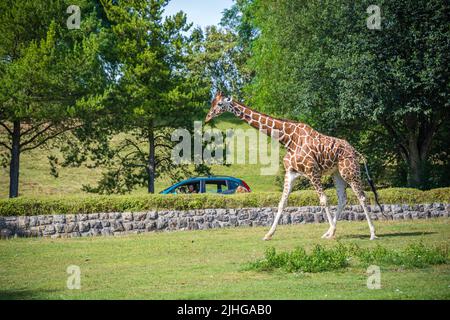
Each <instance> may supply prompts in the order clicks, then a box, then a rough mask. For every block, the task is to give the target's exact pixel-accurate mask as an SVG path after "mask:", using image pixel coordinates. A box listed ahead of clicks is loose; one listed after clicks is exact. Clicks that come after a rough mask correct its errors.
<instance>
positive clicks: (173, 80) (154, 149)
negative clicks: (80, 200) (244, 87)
mask: <svg viewBox="0 0 450 320" xmlns="http://www.w3.org/2000/svg"><path fill="white" fill-rule="evenodd" d="M167 3H168V1H167V0H145V1H143V0H124V1H119V2H117V3H116V2H115V1H106V0H105V1H102V4H103V6H104V9H105V12H106V15H107V17H108V20H109V22H110V23H111V26H112V32H113V35H114V41H115V46H116V54H117V56H116V58H117V61H118V63H119V69H120V75H119V76H118V79H117V83H116V84H115V86H114V92H113V94H112V95H113V97H114V98H113V103H114V104H116V105H117V106H119V108H118V109H117V110H116V111H115V112H116V113H115V121H114V123H110V125H111V127H112V133H113V135H114V134H117V133H120V132H123V134H122V135H121V137H122V138H123V139H119V140H120V141H119V142H118V143H116V144H114V141H110V142H111V143H109V145H108V146H107V148H105V149H104V152H105V153H99V154H98V155H97V161H99V162H102V163H103V164H105V165H106V166H107V167H108V171H107V172H105V173H104V175H103V178H102V179H101V180H100V181H99V184H98V186H97V187H91V186H87V187H86V190H87V191H92V192H100V193H112V192H117V193H123V192H128V191H131V190H132V189H133V188H134V187H135V186H136V185H145V186H146V187H147V190H148V192H149V193H154V192H155V179H156V178H157V177H158V176H159V175H162V174H163V173H165V174H168V175H171V176H172V177H178V176H179V175H180V174H181V173H180V171H183V170H184V169H186V167H185V166H176V165H175V164H174V163H172V159H171V152H170V151H171V149H172V147H173V145H174V142H172V141H171V135H170V133H171V132H172V130H174V129H177V128H178V127H183V128H189V129H192V128H193V120H194V119H196V117H198V116H199V115H201V114H203V113H204V111H205V104H206V103H207V102H208V101H209V95H210V85H209V82H206V79H205V78H204V77H202V76H201V75H199V74H197V73H196V72H195V69H194V68H192V58H191V55H190V52H191V50H192V48H190V46H189V38H188V35H187V32H188V31H189V29H190V27H191V25H190V24H188V23H187V20H186V15H185V14H184V13H182V12H179V13H177V14H176V15H174V16H171V17H167V18H165V19H163V11H164V7H165V6H166V5H167ZM110 103H111V102H110ZM99 162H98V163H99ZM200 168H203V167H198V168H196V169H200Z"/></svg>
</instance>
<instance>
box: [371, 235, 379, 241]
mask: <svg viewBox="0 0 450 320" xmlns="http://www.w3.org/2000/svg"><path fill="white" fill-rule="evenodd" d="M375 239H379V238H378V237H377V236H376V235H371V236H370V240H375Z"/></svg>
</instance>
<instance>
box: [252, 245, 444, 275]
mask: <svg viewBox="0 0 450 320" xmlns="http://www.w3.org/2000/svg"><path fill="white" fill-rule="evenodd" d="M448 254H449V251H448V245H440V246H427V245H425V244H424V243H423V242H418V243H411V244H409V245H408V246H407V247H406V248H403V249H401V250H395V249H389V248H386V247H383V246H381V245H379V244H378V245H377V246H376V247H375V248H360V247H359V246H358V245H355V244H349V245H344V244H342V243H338V244H337V245H336V246H334V247H331V248H325V247H323V246H321V245H316V246H315V247H314V248H313V249H312V251H311V253H309V254H308V253H307V252H306V251H305V249H304V248H300V247H297V248H295V249H294V250H293V251H292V252H280V253H277V252H276V250H275V248H273V247H270V248H267V250H266V253H265V257H264V258H263V259H261V260H257V261H255V262H250V263H248V264H247V265H245V267H244V270H256V271H273V270H275V269H282V270H285V271H287V272H311V273H315V272H325V271H333V270H339V269H343V268H346V267H348V266H350V263H349V261H351V260H352V258H355V259H357V260H358V262H359V264H360V265H361V266H362V267H367V266H369V265H379V266H400V267H403V268H410V269H412V268H425V267H427V266H430V265H438V264H446V263H448V262H449V255H448Z"/></svg>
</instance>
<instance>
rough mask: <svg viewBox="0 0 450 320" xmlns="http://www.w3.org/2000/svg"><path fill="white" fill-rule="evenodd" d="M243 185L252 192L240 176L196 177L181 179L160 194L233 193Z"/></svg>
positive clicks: (247, 190)
mask: <svg viewBox="0 0 450 320" xmlns="http://www.w3.org/2000/svg"><path fill="white" fill-rule="evenodd" d="M239 187H242V188H244V189H245V191H246V192H250V191H251V190H250V187H249V186H248V184H247V183H246V182H245V181H244V180H242V179H239V178H235V177H229V176H207V177H195V178H189V179H186V180H183V181H180V182H178V183H176V184H174V185H172V186H170V187H168V188H166V189H164V190H163V191H161V192H160V194H191V193H217V194H233V193H235V192H236V190H237V189H238V188H239Z"/></svg>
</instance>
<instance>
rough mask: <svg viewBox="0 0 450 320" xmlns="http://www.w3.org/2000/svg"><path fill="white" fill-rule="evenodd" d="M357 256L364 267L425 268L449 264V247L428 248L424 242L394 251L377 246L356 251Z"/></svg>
mask: <svg viewBox="0 0 450 320" xmlns="http://www.w3.org/2000/svg"><path fill="white" fill-rule="evenodd" d="M354 252H355V255H356V256H357V258H359V260H360V261H361V262H362V263H363V264H364V265H370V264H377V265H394V266H401V267H404V268H424V267H426V266H429V265H436V264H444V263H447V262H448V246H446V245H441V246H431V247H427V246H426V245H425V244H423V243H422V242H419V243H412V244H410V245H408V246H407V247H406V248H405V249H403V250H399V251H394V250H388V249H386V248H383V247H381V246H380V245H377V246H376V247H375V248H373V249H358V250H355V251H354Z"/></svg>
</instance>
